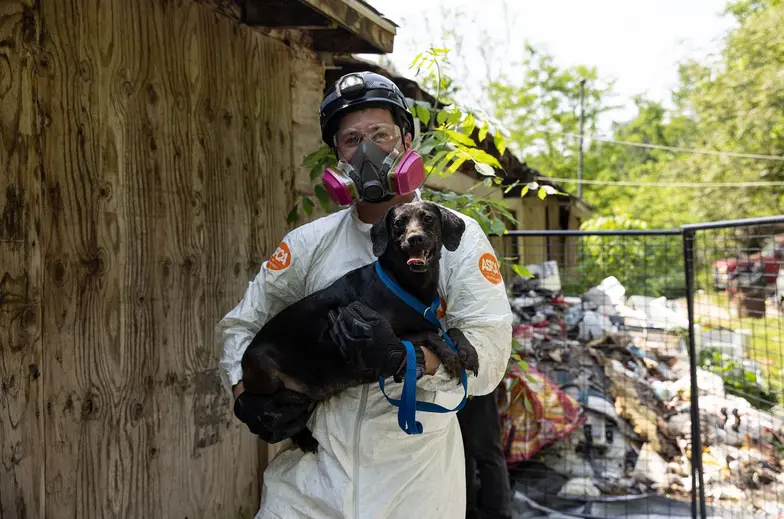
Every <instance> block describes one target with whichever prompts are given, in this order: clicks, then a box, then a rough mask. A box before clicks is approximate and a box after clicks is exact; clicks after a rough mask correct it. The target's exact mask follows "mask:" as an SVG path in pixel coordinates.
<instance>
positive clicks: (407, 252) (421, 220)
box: [370, 202, 465, 273]
mask: <svg viewBox="0 0 784 519" xmlns="http://www.w3.org/2000/svg"><path fill="white" fill-rule="evenodd" d="M463 232H465V222H464V221H463V220H462V219H461V218H460V217H458V216H457V215H455V214H454V213H452V212H451V211H449V210H447V209H443V208H441V207H439V206H438V205H436V204H434V203H432V202H411V203H407V204H398V205H396V206H393V207H392V208H390V209H389V211H387V214H386V216H384V218H383V219H382V220H381V221H380V222H378V223H376V224H375V225H374V226H373V228H372V230H371V232H370V236H371V239H372V240H373V254H375V255H376V256H382V255H394V256H395V258H397V259H399V260H400V261H405V263H406V264H407V265H408V268H409V270H410V271H412V272H417V273H423V272H427V271H428V270H429V269H430V268H431V264H432V262H438V260H439V258H440V257H441V246H442V245H443V246H444V247H445V248H446V250H448V251H454V250H456V249H457V247H458V246H459V245H460V239H461V238H462V237H463Z"/></svg>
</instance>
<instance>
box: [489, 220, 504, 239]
mask: <svg viewBox="0 0 784 519" xmlns="http://www.w3.org/2000/svg"><path fill="white" fill-rule="evenodd" d="M504 231H506V225H504V222H503V220H501V219H500V218H496V219H494V220H493V223H491V224H490V234H495V235H497V236H503V234H504Z"/></svg>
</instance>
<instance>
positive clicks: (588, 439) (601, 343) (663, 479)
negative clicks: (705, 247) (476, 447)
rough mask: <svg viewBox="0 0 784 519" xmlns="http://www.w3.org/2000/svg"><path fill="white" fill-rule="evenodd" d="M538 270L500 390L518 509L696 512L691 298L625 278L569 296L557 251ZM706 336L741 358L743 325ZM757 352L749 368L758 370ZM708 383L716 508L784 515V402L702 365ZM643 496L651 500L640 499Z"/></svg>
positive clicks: (526, 286)
mask: <svg viewBox="0 0 784 519" xmlns="http://www.w3.org/2000/svg"><path fill="white" fill-rule="evenodd" d="M528 269H529V271H531V272H532V273H534V274H535V277H534V278H532V279H529V278H517V279H515V280H514V281H513V282H512V283H511V284H510V285H509V290H510V294H511V295H510V303H511V306H512V309H513V312H514V315H515V322H514V332H513V336H514V340H515V346H514V349H515V355H513V361H512V362H511V363H510V368H509V370H508V371H507V375H506V377H505V380H504V382H505V384H506V388H507V391H506V399H505V400H504V401H502V402H499V406H500V409H501V419H502V435H503V438H502V441H503V443H502V445H503V446H504V449H505V454H506V458H507V464H508V466H509V469H510V473H511V474H512V477H513V479H514V481H515V482H516V484H515V496H516V497H515V506H517V507H519V508H518V510H517V512H518V515H516V516H515V517H526V518H528V517H548V516H549V515H548V514H555V515H557V514H558V513H561V514H563V513H566V514H568V513H577V514H578V515H581V516H583V517H585V516H586V515H592V516H604V517H608V516H611V515H607V514H611V513H612V512H611V511H610V509H611V508H612V507H613V506H615V507H616V508H617V509H618V510H620V509H622V508H623V507H626V508H627V509H628V510H632V509H639V508H638V507H640V506H644V507H648V508H645V509H646V510H648V512H645V513H644V514H643V515H645V516H646V517H650V516H651V515H656V514H655V513H654V512H653V511H654V510H656V509H657V508H656V507H657V506H658V507H659V509H661V510H664V511H663V512H661V513H660V515H662V516H677V515H680V513H681V512H683V515H685V516H690V515H691V511H690V508H689V502H690V499H691V490H692V485H693V483H692V477H693V475H692V469H691V463H690V459H691V449H692V444H691V437H692V420H691V413H690V410H691V403H690V398H691V395H690V392H691V376H690V367H689V357H688V350H687V343H688V332H687V330H688V326H689V325H688V318H687V316H686V311H685V309H683V308H681V307H680V305H678V304H677V302H675V301H670V300H666V299H665V298H651V297H644V296H635V295H632V296H629V297H627V296H626V294H625V289H624V287H623V286H622V285H621V284H620V283H619V282H618V280H617V279H616V278H615V277H608V278H607V279H605V280H604V281H603V282H602V283H601V284H599V285H598V286H596V287H593V288H591V289H590V290H588V291H587V292H585V293H584V294H582V296H580V297H569V296H565V295H564V294H563V293H562V290H561V282H560V278H559V273H558V265H557V263H555V262H548V263H546V264H541V265H532V266H528ZM697 335H698V351H711V352H714V353H715V352H718V353H719V354H721V353H722V352H725V353H726V352H727V351H730V352H731V353H732V354H733V355H736V357H735V358H738V359H742V355H741V354H740V353H739V352H738V349H739V348H740V349H742V347H743V340H744V338H743V336H742V334H736V333H735V332H732V331H730V330H705V331H699V329H698V332H697ZM750 362H751V361H747V363H744V364H743V366H742V367H741V368H740V369H743V370H753V369H757V368H758V366H753V365H751V364H748V363H750ZM757 374H758V375H760V374H761V373H757ZM725 378H726V377H725ZM760 380H761V378H760ZM697 386H698V387H699V389H700V393H699V407H700V422H701V430H702V433H701V439H702V451H703V453H702V463H703V480H704V484H705V495H706V503H707V505H708V507H709V509H710V510H709V512H710V513H709V514H708V515H709V516H723V515H725V514H727V513H729V512H733V513H737V512H746V513H755V515H756V514H758V513H762V514H763V515H773V516H776V517H784V436H783V435H782V431H783V428H784V420H782V419H781V418H780V416H782V415H781V414H779V413H778V411H777V409H780V408H774V409H771V410H769V411H762V410H760V409H757V408H755V407H754V406H752V404H751V403H749V401H748V400H746V399H744V398H740V397H738V396H733V395H731V394H728V393H727V391H726V390H725V380H724V379H723V378H722V376H720V375H719V374H716V373H713V372H711V371H709V370H707V369H703V368H702V367H698V368H697ZM777 496H780V497H777ZM642 498H646V499H648V501H646V503H645V504H644V505H642V504H641V503H639V502H635V503H636V504H630V503H631V501H630V500H632V501H635V500H639V499H642ZM656 500H658V501H656ZM662 500H663V501H662ZM779 501H781V502H780V503H779ZM621 505H623V506H621ZM619 507H620V508H619ZM616 512H617V510H616ZM617 513H618V514H619V515H618V516H619V517H620V516H625V517H628V516H629V514H628V513H621V512H617ZM555 515H553V516H555Z"/></svg>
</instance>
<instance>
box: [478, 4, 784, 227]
mask: <svg viewBox="0 0 784 519" xmlns="http://www.w3.org/2000/svg"><path fill="white" fill-rule="evenodd" d="M726 13H727V15H728V16H732V17H734V19H735V20H736V21H737V26H736V27H734V28H733V29H731V30H730V31H729V32H728V34H727V35H726V37H725V38H724V41H723V44H722V48H721V51H720V52H718V53H716V54H715V55H713V56H711V57H708V58H704V59H701V60H688V61H685V62H683V63H681V65H680V67H679V83H678V86H677V88H675V89H674V91H673V101H674V109H672V110H668V109H665V107H664V106H663V105H662V104H661V103H657V102H653V101H651V100H648V99H645V98H644V97H642V96H639V97H637V98H635V100H634V102H635V105H636V108H637V114H636V115H635V117H633V118H632V119H631V120H628V121H624V122H619V123H615V124H614V125H613V127H612V130H611V134H610V135H607V134H604V135H602V137H605V138H609V139H611V140H615V141H625V142H635V143H643V144H654V145H663V146H671V147H679V148H696V149H707V150H717V151H722V150H723V151H737V152H743V153H749V154H758V155H774V156H781V154H782V153H783V152H784V80H782V76H781V71H782V70H784V30H782V29H781V28H782V27H784V0H735V1H731V2H729V3H728V6H727V9H726ZM517 73H518V70H514V72H513V73H510V75H511V74H515V75H517ZM600 78H601V76H600V74H599V73H598V71H596V70H595V69H594V68H590V67H584V66H576V67H562V66H559V65H558V64H557V63H555V61H554V59H553V58H552V57H551V56H549V55H547V54H545V53H543V52H541V51H539V50H537V49H534V48H532V47H530V46H529V47H528V49H527V54H526V59H525V60H524V62H523V63H522V80H520V81H518V82H516V83H512V82H511V81H509V80H508V79H505V78H502V79H500V80H498V81H496V82H494V83H492V84H491V88H490V90H489V96H490V98H491V101H492V103H493V106H494V110H495V113H496V115H497V117H499V118H500V119H501V120H502V121H503V122H504V124H505V125H506V127H507V128H509V130H510V134H509V135H508V141H509V143H510V146H512V147H513V148H514V149H515V150H516V151H518V152H519V153H520V154H521V155H522V157H523V158H524V159H525V161H526V162H527V163H528V164H529V165H531V166H533V167H535V168H537V169H538V170H539V171H541V172H542V173H544V174H545V175H548V176H552V177H564V178H575V177H576V172H577V149H578V140H577V138H576V137H575V135H573V134H576V133H578V131H579V99H580V89H579V86H580V81H581V80H583V79H584V80H585V81H586V83H585V106H586V116H585V133H586V135H587V136H590V135H591V134H593V133H595V130H596V127H597V124H596V123H597V119H598V117H599V116H600V115H601V114H604V113H606V111H607V110H608V109H610V108H611V106H610V105H611V103H610V100H611V98H612V95H613V92H612V89H613V84H612V82H601V81H600ZM566 134H572V135H566ZM584 176H585V178H586V179H588V180H601V181H634V182H643V183H657V184H659V185H657V186H655V187H651V188H640V187H637V186H634V187H630V186H623V185H585V186H584V189H583V192H584V196H585V198H586V199H587V201H588V202H589V203H591V204H592V205H593V206H595V207H596V208H597V210H598V212H599V214H603V215H612V214H624V215H628V216H630V217H632V218H636V219H640V220H645V221H646V222H647V223H648V224H649V225H650V226H652V227H656V228H662V227H675V226H679V225H682V224H685V223H694V222H698V221H709V220H722V219H733V218H745V217H753V216H766V215H773V214H781V213H784V190H782V189H781V188H780V187H742V188H738V189H727V188H720V187H705V188H688V189H686V188H679V187H669V186H666V184H667V183H669V182H736V181H737V182H741V181H782V180H784V161H772V160H759V159H751V158H737V157H728V156H716V155H710V154H697V153H689V152H679V151H668V150H660V149H647V148H640V147H631V146H625V145H620V144H614V143H609V142H602V141H598V140H590V139H588V140H586V142H585V145H584ZM569 188H570V190H572V192H574V189H575V184H571V185H569Z"/></svg>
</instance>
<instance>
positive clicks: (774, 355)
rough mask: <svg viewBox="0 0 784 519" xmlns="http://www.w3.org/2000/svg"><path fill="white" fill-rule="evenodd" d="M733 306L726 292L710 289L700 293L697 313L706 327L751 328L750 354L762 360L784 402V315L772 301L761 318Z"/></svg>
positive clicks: (779, 400) (767, 379) (696, 305)
mask: <svg viewBox="0 0 784 519" xmlns="http://www.w3.org/2000/svg"><path fill="white" fill-rule="evenodd" d="M733 306H734V302H731V301H730V299H729V298H728V297H727V295H726V294H724V293H716V292H714V291H712V290H710V289H709V290H707V291H706V293H705V294H702V295H698V296H697V298H696V300H695V307H696V308H695V313H696V314H697V317H698V318H699V323H700V325H701V326H702V327H703V328H705V327H707V326H711V327H723V328H728V329H731V330H740V329H746V330H748V333H749V348H748V350H747V351H746V358H748V359H751V360H755V361H757V362H759V363H760V365H761V368H762V373H763V375H764V377H765V379H766V381H767V382H768V384H769V385H770V389H771V390H772V391H773V392H774V393H775V394H776V397H777V401H778V403H782V402H784V372H783V371H782V368H784V319H782V317H781V315H780V314H779V313H778V312H777V311H773V312H772V311H771V309H770V304H768V312H767V315H765V316H764V317H761V318H750V317H743V318H741V317H738V316H736V315H734V314H733V312H731V308H733ZM774 310H775V309H774ZM733 360H741V359H733Z"/></svg>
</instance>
